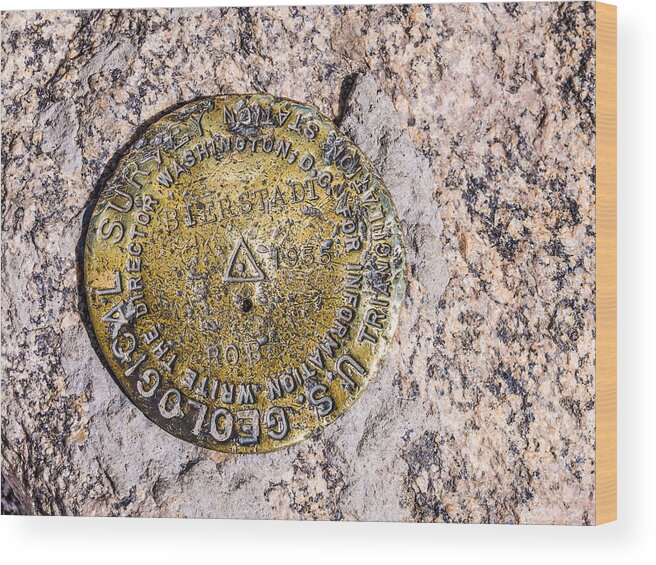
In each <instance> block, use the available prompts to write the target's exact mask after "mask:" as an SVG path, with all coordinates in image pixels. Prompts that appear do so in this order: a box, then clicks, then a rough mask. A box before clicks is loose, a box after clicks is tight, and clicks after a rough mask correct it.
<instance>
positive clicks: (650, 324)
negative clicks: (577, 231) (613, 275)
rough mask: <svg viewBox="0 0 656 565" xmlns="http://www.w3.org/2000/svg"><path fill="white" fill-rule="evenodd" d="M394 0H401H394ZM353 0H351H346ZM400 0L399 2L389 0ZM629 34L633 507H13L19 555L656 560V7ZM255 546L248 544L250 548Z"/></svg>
mask: <svg viewBox="0 0 656 565" xmlns="http://www.w3.org/2000/svg"><path fill="white" fill-rule="evenodd" d="M392 1H393V0H392ZM315 3H323V4H326V3H328V2H327V1H324V2H311V1H307V0H306V1H301V2H294V1H286V2H280V1H279V0H278V1H276V0H269V1H266V2H257V1H253V0H250V1H248V0H247V1H244V2H239V1H235V0H231V1H228V2H220V1H216V0H215V1H214V2H212V1H210V2H207V1H203V0H192V1H185V0H174V1H173V2H171V1H162V0H159V1H158V0H155V1H149V0H136V1H134V2H128V1H122V2H115V1H114V2H112V1H111V0H109V1H108V0H105V1H103V2H101V3H100V4H98V5H94V3H93V2H92V0H82V1H77V2H74V1H65V0H59V1H57V2H52V3H48V2H43V1H41V2H34V1H31V0H22V1H19V0H0V7H1V8H2V10H10V9H45V8H100V7H102V8H108V7H111V8H136V7H158V6H164V7H174V6H185V5H186V6H204V5H207V6H211V5H218V4H229V5H243V6H248V5H257V4H268V5H271V4H315ZM336 3H343V2H336ZM388 3H391V1H390V2H388ZM612 3H615V4H617V5H618V20H619V26H618V27H619V30H618V39H619V41H618V43H619V62H618V63H619V64H618V67H619V81H618V82H619V84H618V90H619V108H618V114H619V116H618V118H619V131H618V134H619V139H618V142H619V182H618V193H619V203H618V209H619V226H618V228H619V229H618V235H619V244H618V245H619V249H618V252H619V296H618V301H619V317H618V329H619V344H618V345H619V367H618V381H619V462H618V467H619V520H618V521H617V522H615V523H613V524H608V525H605V526H601V527H598V528H586V527H546V526H479V525H458V526H454V525H443V524H442V525H434V524H352V523H346V524H345V523H311V522H270V521H269V522H267V521H259V522H246V521H228V520H151V519H148V520H147V519H120V520H118V519H112V518H84V519H83V518H29V517H13V516H3V517H2V518H0V557H3V558H6V561H4V562H5V563H12V564H13V563H17V564H18V563H20V564H23V563H32V562H41V563H44V564H48V565H54V564H57V563H68V564H74V563H93V564H94V565H95V564H105V563H113V564H116V563H118V564H120V565H123V564H124V563H125V564H129V563H133V562H137V561H140V562H141V563H143V564H144V565H146V564H148V565H150V564H151V563H153V562H155V560H157V561H159V562H162V563H169V562H170V563H182V564H184V563H198V564H200V563H207V564H212V565H215V564H216V565H219V564H220V563H223V562H228V561H235V562H237V563H239V565H250V564H251V563H254V564H255V563H266V564H267V565H270V564H275V563H286V564H289V563H296V562H306V563H311V564H315V563H324V562H326V563H327V562H332V563H339V564H340V565H342V564H349V563H362V564H363V565H364V564H367V565H368V564H369V563H388V562H391V563H399V564H405V563H414V562H417V561H421V562H428V563H439V562H445V561H446V562H456V563H464V564H467V563H474V562H475V563H484V564H485V565H494V564H496V563H503V564H504V565H507V564H509V563H510V564H512V563H519V562H529V563H530V564H531V565H534V564H535V565H538V564H540V563H550V564H553V563H564V564H568V563H589V562H592V561H593V560H594V561H595V562H596V563H602V564H603V563H616V562H622V561H625V560H626V562H637V563H644V562H647V561H649V562H651V563H654V562H656V541H654V540H655V538H656V520H655V518H654V514H655V513H656V497H655V496H654V493H655V489H654V482H655V479H656V472H655V471H656V464H655V461H656V458H655V457H654V451H655V450H656V438H655V437H654V431H655V430H654V412H653V410H654V403H655V401H656V398H655V396H656V387H655V383H656V370H655V364H654V351H655V348H656V335H655V332H654V314H655V311H654V291H655V290H656V288H655V283H654V280H655V279H656V276H655V270H654V262H655V260H656V251H655V247H654V244H655V243H656V242H655V239H656V238H655V237H654V234H655V232H656V221H655V220H654V216H655V213H656V202H655V198H654V195H655V194H656V180H655V179H656V177H655V176H654V171H655V167H654V162H655V161H656V143H655V142H654V137H655V135H656V131H655V129H656V120H655V116H654V113H655V112H654V108H655V107H656V104H655V103H654V101H655V98H656V81H655V78H654V75H655V74H656V45H655V44H656V41H655V38H656V32H655V31H654V18H655V16H656V10H655V9H654V5H656V3H654V2H653V1H651V0H613V1H612ZM240 556H241V557H240Z"/></svg>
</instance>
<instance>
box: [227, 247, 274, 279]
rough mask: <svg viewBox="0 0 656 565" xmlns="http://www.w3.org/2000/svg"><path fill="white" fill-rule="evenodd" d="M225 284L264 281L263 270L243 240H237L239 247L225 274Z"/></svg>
mask: <svg viewBox="0 0 656 565" xmlns="http://www.w3.org/2000/svg"><path fill="white" fill-rule="evenodd" d="M223 280H224V281H225V282H229V283H230V282H240V283H241V282H257V281H262V280H264V273H263V272H262V269H260V268H259V267H258V266H257V263H255V259H254V258H253V254H252V253H251V250H250V249H249V248H248V246H247V245H246V244H245V243H244V240H243V239H239V240H237V245H235V248H234V249H233V250H232V253H231V254H230V259H228V266H227V267H226V270H225V272H224V273H223Z"/></svg>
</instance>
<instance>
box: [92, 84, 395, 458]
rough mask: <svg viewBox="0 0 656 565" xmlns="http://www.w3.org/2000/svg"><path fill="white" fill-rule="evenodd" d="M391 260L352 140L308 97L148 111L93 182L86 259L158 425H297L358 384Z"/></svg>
mask: <svg viewBox="0 0 656 565" xmlns="http://www.w3.org/2000/svg"><path fill="white" fill-rule="evenodd" d="M404 268H405V258H404V250H403V245H402V241H401V233H400V227H399V224H398V221H397V219H396V216H395V213H394V207H393V205H392V202H391V200H390V196H389V194H388V192H387V190H386V189H385V187H384V185H383V182H382V180H381V179H380V178H379V177H378V176H377V175H376V173H375V172H374V170H373V169H372V166H371V164H370V163H369V162H368V161H367V159H366V157H365V156H364V154H363V153H362V152H361V151H360V149H358V147H356V146H355V145H354V144H353V143H352V142H351V141H350V140H349V139H347V138H346V137H345V136H344V135H343V134H342V133H340V132H339V130H337V129H336V127H335V126H334V125H333V124H332V122H331V121H329V120H328V119H327V118H325V117H324V116H322V115H320V114H319V113H318V112H317V111H315V110H313V109H312V108H310V107H308V106H305V105H302V104H299V103H296V102H293V101H291V100H287V99H281V98H274V97H272V96H268V95H259V94H258V95H234V96H218V97H213V98H206V99H202V100H199V101H195V102H192V103H190V104H187V105H185V106H182V107H181V108H179V109H177V110H175V111H174V112H171V113H170V114H167V115H166V116H164V117H163V118H161V119H160V120H159V121H157V122H156V123H154V124H153V125H152V126H150V128H148V129H147V131H146V132H145V133H144V134H143V135H142V136H141V137H140V138H139V139H138V140H137V141H136V142H135V143H134V145H133V146H132V147H131V148H130V149H129V150H128V151H127V153H126V154H125V155H124V156H123V158H122V159H121V160H120V161H119V163H118V164H117V166H116V168H115V170H114V172H113V175H112V176H111V178H110V180H109V181H108V182H107V184H106V185H105V186H104V187H103V190H102V192H101V194H100V197H99V200H98V202H97V204H96V207H95V210H94V212H93V215H92V217H91V220H90V224H89V228H88V233H87V238H86V247H85V261H84V270H85V289H86V296H87V304H88V308H89V313H90V316H91V321H92V325H93V329H94V332H95V335H96V337H97V340H98V343H99V345H100V348H101V350H102V353H103V355H104V357H105V359H106V361H107V363H108V364H109V366H110V367H111V369H112V371H113V373H114V378H115V379H116V381H117V382H118V383H119V385H120V386H121V388H122V389H123V391H124V392H125V393H126V394H127V395H128V396H129V397H130V399H131V400H132V401H133V402H134V403H135V404H136V405H137V406H138V407H139V408H140V409H141V410H142V411H143V412H144V414H146V416H148V418H150V419H151V420H152V421H153V422H155V423H156V424H158V425H159V426H160V427H162V428H163V429H165V430H166V431H168V432H170V433H171V434H173V435H175V436H177V437H179V438H182V439H184V440H187V441H190V442H193V443H195V444H197V445H200V446H203V447H207V448H210V449H215V450H219V451H225V452H236V453H255V452H265V451H272V450H275V449H279V448H281V447H285V446H287V445H290V444H293V443H296V442H298V441H301V440H302V439H304V438H306V437H308V436H309V435H310V434H311V433H312V431H313V430H315V429H316V428H318V427H321V426H325V425H327V424H330V423H331V422H333V421H334V420H335V419H336V418H337V417H338V416H339V415H340V414H342V413H343V412H344V411H345V410H347V409H348V408H349V407H350V406H351V405H352V404H353V403H354V402H355V401H356V400H357V399H358V397H359V396H360V395H361V394H362V393H363V391H364V390H365V388H366V386H367V384H368V383H369V382H370V381H371V379H372V378H374V376H375V375H376V372H377V371H378V369H379V367H380V364H381V360H382V358H383V355H384V353H385V350H386V348H387V346H388V344H389V342H390V340H391V337H392V335H393V332H394V329H395V326H396V323H397V319H398V316H399V309H400V306H401V302H402V299H403V295H404V276H405V274H404Z"/></svg>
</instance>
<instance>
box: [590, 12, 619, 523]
mask: <svg viewBox="0 0 656 565" xmlns="http://www.w3.org/2000/svg"><path fill="white" fill-rule="evenodd" d="M595 31H596V67H597V68H596V127H597V135H596V158H595V162H596V175H597V177H596V181H597V182H596V238H597V241H596V288H597V293H596V294H597V295H596V316H597V318H596V371H595V378H596V384H595V394H596V403H595V426H596V460H595V471H596V475H595V483H596V484H595V524H603V523H605V522H610V521H613V520H616V519H617V8H616V7H615V6H611V5H609V4H602V3H599V2H597V3H596V30H595Z"/></svg>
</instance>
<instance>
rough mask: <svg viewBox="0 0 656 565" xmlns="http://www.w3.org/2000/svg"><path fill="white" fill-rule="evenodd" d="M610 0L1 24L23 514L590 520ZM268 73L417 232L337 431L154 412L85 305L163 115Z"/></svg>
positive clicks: (135, 14) (35, 16)
mask: <svg viewBox="0 0 656 565" xmlns="http://www.w3.org/2000/svg"><path fill="white" fill-rule="evenodd" d="M594 16H595V15H594V4H592V3H576V2H575V3H562V4H553V3H540V4H531V3H527V4H489V5H476V4H462V5H458V4H454V5H433V6H419V5H415V6H360V7H342V6H340V7H337V6H336V7H330V6H328V7H313V8H302V7H289V8H282V7H281V8H258V9H247V8H242V9H197V10H190V9H185V10H147V11H119V10H112V11H93V12H84V11H70V12H69V11H56V12H55V11H46V12H7V13H3V14H2V28H3V30H2V31H3V34H2V52H3V57H2V90H3V100H2V118H3V125H2V128H3V131H2V134H3V135H2V162H3V171H2V191H3V199H2V234H3V245H2V267H3V279H2V306H3V307H2V328H3V332H2V359H3V373H2V387H3V402H2V474H3V512H11V513H33V514H49V515H51V514H67V515H91V516H97V515H130V516H180V517H182V516H194V517H225V518H300V519H348V520H419V521H447V522H503V523H572V524H582V523H589V522H591V521H592V520H593V516H594V430H595V427H594V401H595V396H594V363H595V349H594V343H595V342H594V327H595V302H594V295H595V292H594V291H595V286H594V277H595V247H594V245H595V222H594V198H595V195H594V186H595V178H594V164H595V160H594V158H595V152H594V143H595V121H594V115H595V108H594V88H595V84H594V68H595V61H594ZM249 91H263V92H269V93H272V94H276V95H280V96H286V97H290V98H294V99H299V100H301V101H303V102H306V103H309V104H311V105H313V106H315V107H317V108H318V109H319V110H320V111H322V112H323V113H325V114H326V115H329V116H332V117H334V119H335V120H336V122H338V123H339V124H340V126H341V127H342V128H343V129H344V131H345V132H347V133H348V134H349V135H350V136H351V137H352V138H353V139H354V140H355V141H356V142H357V143H358V144H359V145H360V146H361V148H362V149H363V150H364V151H365V152H366V153H367V154H368V155H369V156H370V157H371V159H372V160H373V161H374V163H375V165H376V167H377V168H378V169H379V171H380V173H381V174H382V176H383V178H384V179H385V182H386V184H387V187H388V189H389V190H390V192H391V194H392V197H393V199H394V202H395V205H396V207H397V211H398V214H399V218H400V220H401V221H402V223H403V229H404V237H405V242H406V245H407V250H408V266H409V269H408V286H407V295H406V299H405V304H404V308H403V311H402V315H401V319H400V322H399V327H398V330H397V334H396V337H395V340H394V342H393V344H392V346H391V348H390V351H389V353H388V355H387V358H386V361H385V363H384V366H383V367H382V369H381V372H380V374H379V375H378V377H377V378H376V380H375V381H374V382H373V383H372V384H371V385H370V386H369V388H368V389H367V391H366V393H365V394H364V395H363V397H362V398H361V399H360V400H359V401H358V403H357V404H356V405H355V406H354V407H353V408H352V409H351V410H349V411H348V412H347V413H346V414H345V415H344V416H343V417H342V418H340V419H339V420H338V421H337V422H335V423H334V424H333V425H331V426H329V427H328V428H326V429H325V430H323V431H320V432H317V433H316V434H315V436H314V437H313V438H311V440H309V441H306V442H303V443H301V444H298V445H296V446H293V447H290V448H288V449H286V450H284V451H280V452H275V453H269V454H262V455H256V456H235V455H227V454H220V453H215V452H210V451H206V450H203V449H201V448H198V447H195V446H193V445H191V444H187V443H185V442H183V441H181V440H177V439H175V438H173V437H171V436H169V435H168V434H166V433H165V432H164V431H162V430H161V429H159V428H158V427H157V426H155V425H154V424H152V423H150V422H149V421H148V420H147V419H146V418H145V417H144V416H143V415H142V414H141V413H140V412H139V411H138V410H137V409H136V408H135V407H134V406H133V405H132V404H131V403H130V401H129V400H128V399H127V398H126V397H125V396H124V395H123V394H122V393H121V391H120V390H119V389H118V387H117V386H116V385H115V383H114V381H113V380H112V379H111V377H110V376H109V374H108V373H107V372H106V370H105V368H104V366H103V364H102V362H101V361H100V359H99V357H98V355H97V353H96V352H95V351H94V349H93V347H92V344H91V340H90V338H89V335H88V320H87V319H86V317H85V312H84V308H83V306H82V301H81V298H80V289H81V284H80V267H81V256H80V249H81V245H80V242H81V238H82V234H83V228H84V219H85V214H87V213H88V210H89V209H90V207H92V206H93V203H94V196H95V194H96V193H97V189H98V187H99V186H100V185H101V184H102V180H103V178H104V177H105V176H106V174H107V173H108V171H109V170H111V163H112V160H113V159H115V158H116V156H117V155H120V153H121V151H122V150H123V149H124V148H125V147H126V145H127V144H128V143H129V141H130V139H131V138H132V137H133V135H134V134H135V131H136V130H137V128H140V127H142V126H143V125H144V124H145V123H149V122H151V121H152V120H153V119H154V118H155V117H156V116H158V115H160V114H161V113H162V112H164V111H167V110H168V109H170V108H172V107H175V106H176V105H178V104H180V103H181V102H184V101H188V100H191V99H194V98H196V97H199V96H203V95H210V94H220V93H228V92H249Z"/></svg>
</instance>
